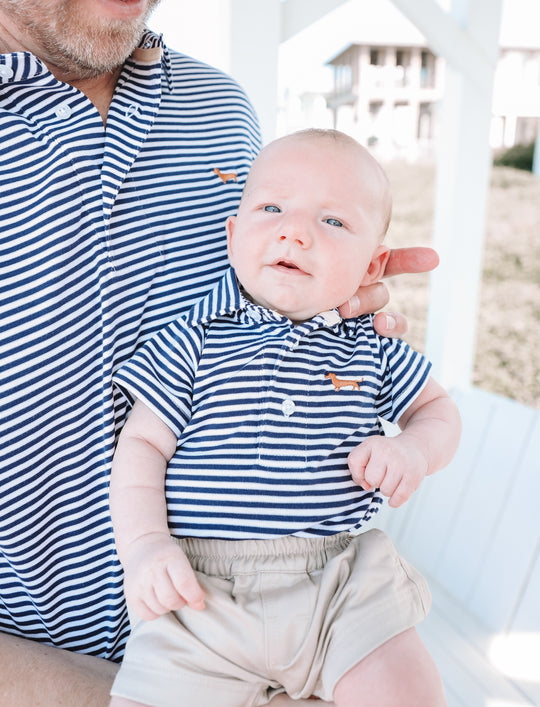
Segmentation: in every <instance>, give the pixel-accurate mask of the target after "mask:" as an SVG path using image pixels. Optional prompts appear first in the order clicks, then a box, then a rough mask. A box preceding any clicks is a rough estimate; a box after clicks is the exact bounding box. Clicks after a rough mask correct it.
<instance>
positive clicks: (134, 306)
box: [0, 32, 260, 659]
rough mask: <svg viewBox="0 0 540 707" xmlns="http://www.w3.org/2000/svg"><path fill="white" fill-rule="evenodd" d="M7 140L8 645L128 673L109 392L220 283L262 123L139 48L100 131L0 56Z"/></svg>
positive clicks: (1, 214) (177, 63)
mask: <svg viewBox="0 0 540 707" xmlns="http://www.w3.org/2000/svg"><path fill="white" fill-rule="evenodd" d="M0 131H1V133H0V134H1V143H0V220H1V226H0V290H1V292H0V357H1V358H0V366H1V371H2V373H1V377H0V630H3V631H8V632H12V633H17V634H20V635H24V636H27V637H29V638H33V639H35V640H40V641H44V642H48V643H51V644H53V645H57V646H62V647H64V648H69V649H72V650H77V651H82V652H87V653H91V654H95V655H99V656H103V657H107V658H113V659H118V658H119V656H120V655H121V654H122V650H123V645H124V642H125V638H126V636H127V633H128V623H127V617H126V614H125V608H124V602H123V597H122V575H121V568H120V565H119V563H118V561H117V558H116V555H115V551H114V543H113V535H112V530H111V525H110V518H109V511H108V476H109V471H110V464H111V459H112V454H113V450H114V444H115V436H116V433H117V431H118V429H119V427H120V426H121V425H122V423H123V419H124V416H125V412H126V405H125V400H124V398H123V396H122V395H120V394H119V393H118V391H116V392H115V391H114V390H113V385H112V375H113V372H114V371H115V370H116V369H117V368H118V367H119V366H120V365H121V364H122V363H123V362H124V361H126V360H127V359H128V358H129V357H130V356H131V355H132V354H133V352H134V351H135V350H136V348H137V347H138V346H139V345H140V344H141V343H142V342H143V341H144V340H146V339H148V338H149V337H150V335H151V334H153V333H154V332H155V331H157V330H159V329H160V328H161V327H162V326H163V325H165V324H166V323H167V322H168V321H170V320H171V319H174V318H176V317H177V316H178V313H179V312H182V311H187V310H188V309H189V307H191V305H193V303H194V302H196V301H197V300H198V299H199V298H200V297H201V296H203V295H204V294H205V293H207V292H208V291H209V290H210V289H211V287H212V286H213V285H214V284H215V283H216V282H217V281H218V280H219V279H220V278H221V276H222V274H223V272H224V271H225V269H226V267H227V265H226V263H227V261H226V243H225V231H224V223H225V220H226V218H227V216H229V215H230V214H232V213H234V212H235V211H236V208H237V205H238V201H239V197H240V193H241V190H242V186H243V182H244V179H245V175H246V173H247V171H248V169H249V166H250V163H251V161H252V159H253V157H254V155H255V154H256V152H257V151H258V149H259V147H260V138H259V133H258V127H257V121H256V117H255V116H254V113H253V110H252V108H251V106H250V104H249V102H248V100H247V99H246V96H245V95H244V93H243V92H242V91H241V89H240V88H239V87H238V86H237V84H236V83H234V82H233V81H232V80H231V79H230V78H228V77H226V76H224V75H223V74H221V73H220V72H218V71H216V70H214V69H212V68H210V67H208V66H205V65H203V64H200V63H198V62H197V61H194V60H192V59H190V58H188V57H186V56H183V55H180V54H176V53H172V52H168V51H167V50H166V49H162V48H161V40H160V39H159V38H158V37H156V36H155V35H153V34H152V33H150V32H146V33H145V34H144V36H143V38H142V41H141V44H140V48H139V49H137V50H136V51H135V53H134V55H133V56H132V57H131V58H130V59H129V60H128V61H127V63H126V65H125V67H124V70H123V72H122V75H121V77H120V79H119V81H118V85H117V90H116V93H115V96H114V99H113V103H112V105H111V108H110V112H109V117H108V122H107V128H106V130H105V128H104V126H103V122H102V121H101V118H100V116H99V114H98V112H97V110H96V109H95V108H94V106H93V105H92V104H91V103H90V101H89V100H88V99H87V98H86V97H85V96H84V95H83V94H82V93H80V92H79V91H78V90H76V89H75V88H73V87H71V86H69V85H66V84H63V83H61V82H59V81H57V80H56V79H55V77H54V76H53V75H52V74H51V73H50V72H48V70H47V68H46V67H45V65H44V64H42V63H41V62H40V61H39V60H38V59H36V58H35V57H33V56H32V55H30V54H28V53H15V54H7V55H2V56H0ZM214 168H218V169H221V171H224V172H235V173H237V175H238V182H234V181H230V182H227V183H226V184H225V183H223V181H222V180H221V179H220V178H219V176H218V175H217V174H215V173H214V171H213V170H214Z"/></svg>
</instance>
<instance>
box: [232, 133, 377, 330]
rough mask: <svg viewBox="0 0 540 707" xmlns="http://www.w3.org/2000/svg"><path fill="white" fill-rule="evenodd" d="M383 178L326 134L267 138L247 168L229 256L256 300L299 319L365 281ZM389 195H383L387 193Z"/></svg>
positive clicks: (330, 305)
mask: <svg viewBox="0 0 540 707" xmlns="http://www.w3.org/2000/svg"><path fill="white" fill-rule="evenodd" d="M387 197H388V187H387V183H386V181H385V180H384V178H383V177H382V174H381V173H380V172H379V170H378V169H377V168H376V165H374V163H373V162H372V161H371V159H370V158H369V157H367V156H363V155H362V154H361V152H360V151H359V150H356V149H351V146H349V145H348V144H346V143H345V144H344V143H340V142H336V141H334V140H329V139H324V140H322V139H318V140H315V141H312V140H308V139H306V138H303V139H286V140H284V141H279V142H277V143H273V144H272V145H270V147H268V148H266V150H265V151H264V152H263V154H262V155H261V156H260V157H259V158H258V159H257V161H256V162H255V163H254V166H253V167H252V170H251V172H250V175H249V178H248V183H247V185H246V188H245V191H244V194H243V197H242V202H241V204H240V207H239V210H238V215H237V217H236V218H232V219H229V221H228V222H227V234H228V244H229V257H230V261H231V264H232V265H233V267H234V268H235V271H236V274H237V276H238V279H239V280H240V282H241V284H242V285H243V287H244V288H245V289H246V290H247V292H249V294H250V295H251V297H252V298H253V300H254V301H255V302H257V303H258V304H261V305H264V306H265V307H268V308H270V309H274V310H277V311H278V312H280V313H281V314H284V315H285V316H287V317H288V318H289V319H291V320H292V321H304V320H306V319H309V318H311V317H312V316H314V315H315V314H318V313H319V312H323V311H325V310H328V309H331V308H333V307H337V306H339V305H341V304H343V303H344V302H346V301H347V300H348V299H349V298H350V297H351V296H352V295H353V294H354V293H355V292H356V290H357V289H358V287H359V285H360V284H367V283H368V282H369V281H370V280H371V279H375V278H372V277H370V271H372V270H373V268H372V266H371V263H372V259H373V258H374V257H375V258H377V257H378V256H380V257H385V254H386V252H387V250H388V249H387V248H385V247H384V246H381V245H380V240H381V235H382V231H383V227H384V222H385V219H386V213H384V204H386V203H388V201H385V198H387ZM388 198H389V197H388Z"/></svg>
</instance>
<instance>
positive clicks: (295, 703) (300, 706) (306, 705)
mask: <svg viewBox="0 0 540 707" xmlns="http://www.w3.org/2000/svg"><path fill="white" fill-rule="evenodd" d="M268 704H269V707H335V706H334V703H333V702H323V701H322V700H318V699H311V700H293V699H291V698H290V697H289V696H288V695H277V697H274V699H273V700H271V701H270V702H269V703H268Z"/></svg>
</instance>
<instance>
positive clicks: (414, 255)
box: [339, 247, 439, 337]
mask: <svg viewBox="0 0 540 707" xmlns="http://www.w3.org/2000/svg"><path fill="white" fill-rule="evenodd" d="M438 264H439V256H438V255H437V253H436V252H435V251H434V250H433V249H432V248H424V247H414V248H394V249H392V250H391V251H390V257H389V258H388V262H387V263H386V268H385V271H384V277H392V276H394V275H401V274H403V273H420V272H429V271H430V270H434V269H435V268H436V267H437V265H438ZM389 299H390V296H389V294H388V290H387V288H386V286H385V285H384V284H383V283H382V282H377V283H375V284H374V285H366V286H365V287H360V288H359V289H358V291H357V292H356V294H354V295H353V296H352V297H351V298H350V300H348V301H347V302H345V304H343V305H342V306H341V307H340V308H339V312H340V314H341V316H342V317H345V318H348V317H358V316H360V315H361V314H369V313H370V312H376V311H378V310H379V309H382V308H383V307H385V306H386V305H387V304H388V300H389ZM373 323H374V326H375V330H376V331H377V333H378V334H380V335H381V336H393V337H400V336H403V335H404V334H405V333H406V331H407V319H406V318H405V317H404V316H403V315H402V314H399V313H398V312H380V313H379V314H377V315H376V316H375V319H374V322H373Z"/></svg>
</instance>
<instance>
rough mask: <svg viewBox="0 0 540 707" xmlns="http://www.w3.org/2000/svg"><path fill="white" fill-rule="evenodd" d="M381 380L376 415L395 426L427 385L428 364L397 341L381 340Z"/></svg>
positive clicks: (419, 355) (406, 345)
mask: <svg viewBox="0 0 540 707" xmlns="http://www.w3.org/2000/svg"><path fill="white" fill-rule="evenodd" d="M380 345H381V357H382V358H381V362H382V366H383V371H382V373H383V380H382V386H381V390H380V392H379V395H378V398H377V402H376V405H377V414H378V415H379V416H380V417H382V418H383V419H385V420H388V421H389V422H397V421H398V420H399V418H400V417H401V415H402V414H403V413H404V412H405V410H406V409H407V408H408V407H409V406H410V405H411V404H412V403H413V401H414V400H415V399H416V398H417V397H418V395H419V394H420V393H421V391H422V390H423V388H424V386H425V385H426V383H427V381H428V378H429V372H430V370H431V363H430V362H429V361H428V360H427V359H426V358H425V357H424V356H423V355H422V354H421V353H418V351H415V350H414V349H412V348H411V347H410V346H409V345H408V344H406V343H405V342H404V341H401V340H400V339H387V338H384V337H381V338H380Z"/></svg>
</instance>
